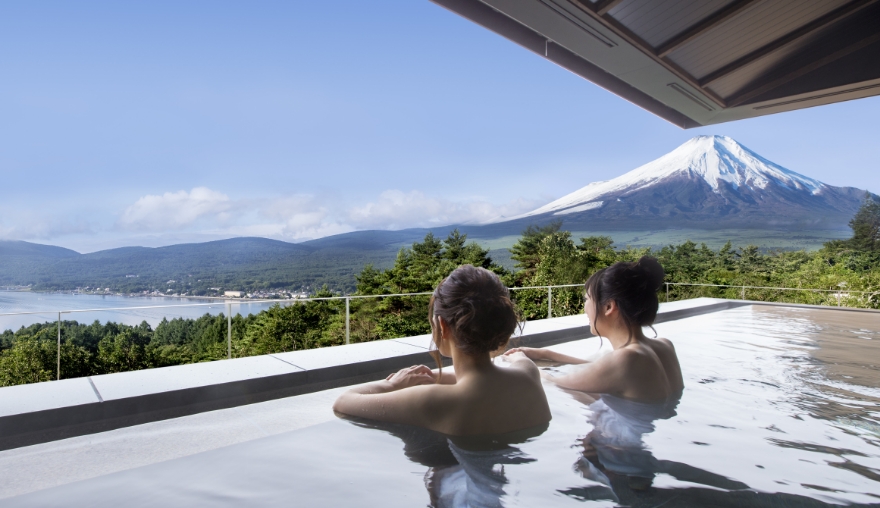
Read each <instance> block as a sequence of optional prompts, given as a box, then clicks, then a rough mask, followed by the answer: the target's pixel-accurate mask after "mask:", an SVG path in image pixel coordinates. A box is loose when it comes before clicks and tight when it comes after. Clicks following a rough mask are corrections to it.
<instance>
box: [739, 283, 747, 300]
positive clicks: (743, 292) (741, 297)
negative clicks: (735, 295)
mask: <svg viewBox="0 0 880 508" xmlns="http://www.w3.org/2000/svg"><path fill="white" fill-rule="evenodd" d="M745 299H746V287H745V286H743V287H742V294H741V296H740V300H745Z"/></svg>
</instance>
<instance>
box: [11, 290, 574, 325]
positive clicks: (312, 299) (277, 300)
mask: <svg viewBox="0 0 880 508" xmlns="http://www.w3.org/2000/svg"><path fill="white" fill-rule="evenodd" d="M576 286H583V284H554V285H547V286H515V287H510V288H508V289H509V290H511V291H518V290H520V289H550V288H566V287H576ZM431 294H433V292H431V291H427V292H419V293H388V294H381V295H340V296H317V297H308V298H248V299H232V298H226V299H219V298H218V299H217V300H215V301H213V302H210V303H183V304H168V305H141V306H135V307H101V308H94V309H67V310H57V309H56V310H40V311H27V312H4V313H0V317H4V316H26V315H36V314H58V313H61V314H76V313H81V312H102V311H119V310H144V309H168V308H189V307H212V306H221V307H222V306H225V305H227V304H230V303H231V304H237V305H244V304H254V303H297V302H318V301H327V300H346V299H351V300H356V299H365V298H388V297H394V296H427V295H431ZM190 298H198V297H197V296H196V297H190Z"/></svg>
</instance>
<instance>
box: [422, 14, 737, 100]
mask: <svg viewBox="0 0 880 508" xmlns="http://www.w3.org/2000/svg"><path fill="white" fill-rule="evenodd" d="M434 1H437V0H434ZM571 3H572V4H573V5H576V6H577V7H580V9H581V10H582V11H584V12H585V13H587V14H588V15H589V16H590V17H591V18H593V19H595V20H596V21H598V22H599V23H601V24H602V25H603V26H605V27H606V28H609V29H610V30H611V31H613V32H614V33H615V34H617V35H618V36H619V37H621V38H622V39H624V40H625V41H626V42H627V43H629V44H631V45H632V46H635V47H636V48H637V49H639V50H640V51H641V52H642V53H644V54H646V55H648V57H650V58H651V59H652V60H654V61H655V62H657V63H658V64H660V65H662V66H663V67H665V68H666V70H668V71H669V72H671V73H672V74H674V75H676V76H678V77H679V79H681V80H682V81H684V82H685V83H687V84H689V85H691V86H692V87H694V88H695V89H697V90H700V91H701V92H702V93H703V94H704V95H705V96H706V97H707V98H708V99H709V101H711V102H712V103H714V104H717V105H718V106H720V107H722V108H724V107H725V106H726V104H725V102H724V99H722V98H721V97H719V96H718V95H716V94H715V93H713V92H712V91H711V90H705V89H703V87H701V86H700V83H699V82H698V81H697V79H696V78H694V77H693V76H691V75H690V74H689V73H688V72H686V71H685V70H684V69H682V68H681V67H679V66H678V65H676V64H675V63H674V62H670V61H668V60H666V59H664V58H660V57H659V56H658V55H657V52H656V51H654V48H653V47H651V45H650V44H648V43H647V42H646V41H645V40H644V39H642V38H641V37H639V36H638V35H636V34H634V33H633V32H632V31H631V30H630V29H628V28H627V27H625V26H623V25H622V24H620V22H619V21H617V20H616V19H614V18H612V17H611V16H600V15H599V13H598V12H597V11H595V10H594V8H593V7H592V6H590V5H589V3H588V2H587V0H571Z"/></svg>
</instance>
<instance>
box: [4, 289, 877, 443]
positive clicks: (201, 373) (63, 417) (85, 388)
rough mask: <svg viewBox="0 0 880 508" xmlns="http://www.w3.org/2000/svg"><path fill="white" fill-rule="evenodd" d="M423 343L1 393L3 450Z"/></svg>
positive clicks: (293, 380) (534, 342) (325, 373)
mask: <svg viewBox="0 0 880 508" xmlns="http://www.w3.org/2000/svg"><path fill="white" fill-rule="evenodd" d="M762 304H766V303H765V302H749V301H738V300H719V299H709V298H701V299H694V300H686V301H679V302H672V303H669V304H662V305H661V309H660V312H659V313H658V316H657V320H656V322H658V323H661V322H667V321H675V320H679V319H684V318H687V317H692V316H696V315H700V314H707V313H712V312H718V311H721V310H727V309H732V308H735V307H741V306H746V305H762ZM787 306H789V307H793V306H794V305H787ZM807 307H815V306H807ZM820 308H823V309H829V307H820ZM830 309H832V310H834V309H836V308H833V307H832V308H830ZM869 312H870V311H869ZM873 312H877V311H873ZM591 336H592V335H591V334H590V333H589V327H588V326H587V325H586V324H585V322H584V319H583V316H566V317H561V318H552V319H545V320H540V321H532V322H529V323H526V326H525V329H524V331H523V334H522V335H521V336H519V337H517V338H515V345H524V346H533V347H545V346H550V345H554V344H560V343H564V342H569V341H573V340H579V339H583V338H588V337H591ZM429 342H430V337H429V336H427V335H424V336H418V337H408V338H402V339H390V340H385V341H377V342H371V343H362V344H352V345H349V346H338V347H333V348H324V349H318V350H305V351H295V352H288V353H279V354H275V355H265V356H261V357H250V358H240V359H233V360H223V361H217V362H209V363H203V364H192V365H182V366H175V367H165V368H160V369H150V370H145V371H135V372H125V373H119V374H108V375H104V376H94V377H91V378H77V379H68V380H62V381H55V382H48V383H39V384H34V385H20V386H13V387H6V388H0V450H7V449H12V448H18V447H22V446H28V445H32V444H38V443H43V442H48V441H55V440H58V439H64V438H68V437H75V436H81V435H86V434H93V433H97V432H103V431H107V430H113V429H118V428H123V427H129V426H133V425H139V424H143V423H149V422H155V421H160V420H166V419H170V418H176V417H181V416H187V415H193V414H197V413H201V412H206V411H213V410H217V409H226V408H231V407H236V406H241V405H245V404H252V403H256V402H264V401H269V400H274V399H279V398H284V397H290V396H294V395H302V394H307V393H313V392H317V391H320V390H326V389H329V388H335V387H340V386H346V385H352V384H357V383H361V382H366V381H372V380H376V379H381V378H382V377H384V376H386V375H387V373H388V372H391V371H394V370H397V369H399V368H402V367H406V366H409V365H413V364H417V363H428V364H429V365H430V364H431V362H432V361H433V360H432V359H431V358H430V356H429V355H428V352H427V347H428V344H429Z"/></svg>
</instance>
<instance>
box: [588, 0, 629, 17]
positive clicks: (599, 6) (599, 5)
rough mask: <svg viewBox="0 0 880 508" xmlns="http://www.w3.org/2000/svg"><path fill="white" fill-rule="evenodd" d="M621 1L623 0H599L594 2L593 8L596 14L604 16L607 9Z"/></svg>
mask: <svg viewBox="0 0 880 508" xmlns="http://www.w3.org/2000/svg"><path fill="white" fill-rule="evenodd" d="M622 1H623V0H599V1H598V2H596V4H595V5H594V6H593V8H594V9H595V10H596V14H598V15H600V16H604V15H605V14H606V13H608V11H610V10H611V9H613V8H614V7H616V6H617V4H619V3H620V2H622Z"/></svg>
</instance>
